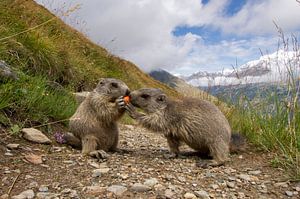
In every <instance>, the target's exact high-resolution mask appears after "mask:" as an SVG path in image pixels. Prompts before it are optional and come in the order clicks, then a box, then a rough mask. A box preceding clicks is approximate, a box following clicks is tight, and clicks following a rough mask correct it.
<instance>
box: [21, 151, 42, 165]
mask: <svg viewBox="0 0 300 199" xmlns="http://www.w3.org/2000/svg"><path fill="white" fill-rule="evenodd" d="M25 159H26V160H27V161H28V162H30V163H32V164H42V163H43V160H42V156H40V155H35V154H33V153H31V154H27V155H25Z"/></svg>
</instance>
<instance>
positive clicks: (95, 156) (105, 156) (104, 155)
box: [89, 150, 109, 160]
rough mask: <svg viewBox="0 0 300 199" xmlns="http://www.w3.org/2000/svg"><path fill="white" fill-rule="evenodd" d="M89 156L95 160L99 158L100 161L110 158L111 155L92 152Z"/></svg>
mask: <svg viewBox="0 0 300 199" xmlns="http://www.w3.org/2000/svg"><path fill="white" fill-rule="evenodd" d="M89 155H90V156H91V157H93V158H97V159H98V160H104V159H107V158H108V157H109V155H108V154H107V153H106V152H105V151H103V150H97V151H92V152H90V153H89Z"/></svg>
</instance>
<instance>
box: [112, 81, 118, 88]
mask: <svg viewBox="0 0 300 199" xmlns="http://www.w3.org/2000/svg"><path fill="white" fill-rule="evenodd" d="M111 86H112V87H114V88H118V87H119V86H118V84H117V83H114V82H113V83H111Z"/></svg>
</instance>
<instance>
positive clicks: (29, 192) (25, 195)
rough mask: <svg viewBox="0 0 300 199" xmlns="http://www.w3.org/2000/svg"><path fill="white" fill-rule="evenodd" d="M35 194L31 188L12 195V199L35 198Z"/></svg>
mask: <svg viewBox="0 0 300 199" xmlns="http://www.w3.org/2000/svg"><path fill="white" fill-rule="evenodd" d="M34 196H35V194H34V192H33V190H31V189H29V190H26V191H23V192H22V193H20V194H19V195H16V196H13V197H11V198H12V199H31V198H34Z"/></svg>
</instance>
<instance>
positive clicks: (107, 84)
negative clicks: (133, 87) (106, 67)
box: [65, 78, 129, 154]
mask: <svg viewBox="0 0 300 199" xmlns="http://www.w3.org/2000/svg"><path fill="white" fill-rule="evenodd" d="M127 94H129V89H128V87H127V86H126V85H125V83H123V82H122V81H120V80H116V79H112V78H105V79H101V80H100V82H99V83H98V85H97V87H96V88H95V89H94V90H93V91H92V92H91V93H90V94H89V95H88V96H87V98H86V99H85V100H84V101H83V102H82V103H81V104H80V105H79V107H78V108H77V110H76V112H75V114H74V115H73V116H72V117H71V119H70V123H69V128H70V132H71V133H69V134H66V135H65V139H66V142H67V143H68V144H70V145H72V146H74V147H77V148H81V149H82V153H84V154H90V153H91V152H94V151H97V150H104V151H115V150H116V149H117V145H118V137H119V130H118V126H117V122H116V121H117V120H118V119H119V118H120V117H121V116H122V115H123V113H124V109H120V108H119V107H118V105H117V103H116V99H117V98H118V97H120V96H123V95H127Z"/></svg>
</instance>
